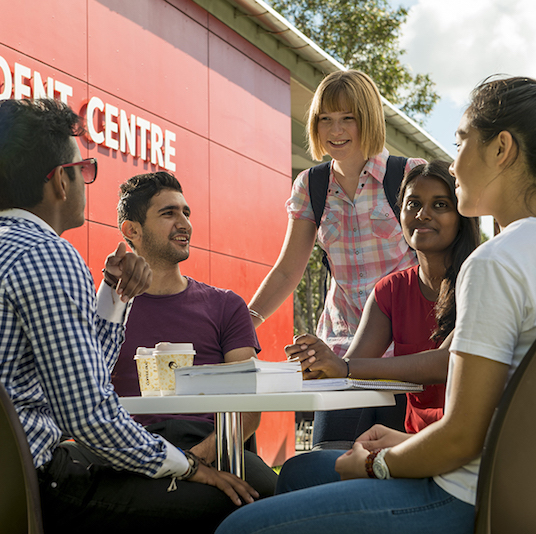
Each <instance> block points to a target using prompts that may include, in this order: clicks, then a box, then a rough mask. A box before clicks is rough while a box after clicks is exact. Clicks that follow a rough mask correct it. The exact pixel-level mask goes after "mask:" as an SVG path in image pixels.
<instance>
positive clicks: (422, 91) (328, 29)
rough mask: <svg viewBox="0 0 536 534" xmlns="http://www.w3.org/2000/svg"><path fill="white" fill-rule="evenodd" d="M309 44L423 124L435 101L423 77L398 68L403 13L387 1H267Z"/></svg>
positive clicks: (429, 82) (426, 77)
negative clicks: (361, 75)
mask: <svg viewBox="0 0 536 534" xmlns="http://www.w3.org/2000/svg"><path fill="white" fill-rule="evenodd" d="M268 1H269V2H270V3H271V5H272V6H273V7H274V9H276V10H277V11H279V12H280V13H281V14H282V15H283V16H284V17H285V18H287V19H288V20H289V21H290V22H292V23H293V24H294V25H295V26H296V27H297V28H298V29H299V30H300V31H302V32H303V33H304V34H305V35H307V37H309V38H310V39H311V40H312V41H314V42H315V43H317V44H318V45H319V46H320V47H321V48H323V49H324V50H326V51H327V52H328V53H329V54H331V55H332V56H333V57H334V58H336V59H337V60H338V61H339V62H341V63H342V64H343V65H345V66H346V67H348V68H352V69H358V70H362V71H363V72H366V73H367V74H368V75H369V76H370V77H371V78H372V79H373V80H374V81H375V82H376V84H377V85H378V88H379V89H380V92H381V93H382V95H383V96H384V97H385V98H387V100H389V101H390V102H391V103H392V104H394V105H395V106H397V107H399V108H400V109H401V110H402V111H403V112H404V113H406V114H407V115H409V116H410V117H412V118H413V119H414V120H415V121H417V122H419V123H421V124H422V123H423V122H424V120H425V118H426V116H427V115H428V114H429V113H430V112H431V111H432V109H433V107H434V105H435V104H436V103H437V101H438V100H439V95H438V94H437V93H436V92H435V91H434V87H435V84H434V82H433V81H432V80H431V78H430V76H429V75H428V74H415V75H414V74H413V73H412V72H411V71H410V69H409V68H408V66H407V65H405V64H403V63H402V60H401V58H402V56H403V55H404V53H405V51H404V50H403V49H401V48H400V45H399V36H400V26H401V25H402V24H403V23H404V21H405V20H406V17H407V14H408V11H407V9H406V8H403V7H399V8H398V9H392V8H391V7H390V5H389V2H388V1H387V0H268Z"/></svg>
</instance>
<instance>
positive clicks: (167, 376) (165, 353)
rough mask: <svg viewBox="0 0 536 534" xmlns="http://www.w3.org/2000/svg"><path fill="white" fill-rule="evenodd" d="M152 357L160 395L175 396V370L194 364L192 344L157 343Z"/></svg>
mask: <svg viewBox="0 0 536 534" xmlns="http://www.w3.org/2000/svg"><path fill="white" fill-rule="evenodd" d="M153 355H154V357H155V360H156V370H157V373H158V383H159V384H160V392H161V394H162V395H175V369H178V368H179V367H188V366H192V365H193V364H194V355H195V350H194V346H193V343H168V342H162V343H158V345H156V347H155V348H154V351H153Z"/></svg>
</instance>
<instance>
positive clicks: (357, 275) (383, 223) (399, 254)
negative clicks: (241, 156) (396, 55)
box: [286, 149, 425, 356]
mask: <svg viewBox="0 0 536 534" xmlns="http://www.w3.org/2000/svg"><path fill="white" fill-rule="evenodd" d="M388 156H389V152H388V151H387V149H384V150H383V152H382V153H381V154H378V155H377V156H375V157H372V158H370V159H369V160H368V161H367V163H366V164H365V166H364V167H363V170H362V171H361V175H360V177H359V184H358V187H357V191H356V194H355V197H354V198H353V199H350V198H348V196H347V195H346V193H345V191H344V189H343V188H342V187H341V186H340V185H339V184H338V182H337V181H336V180H335V176H334V174H333V171H332V172H331V175H330V178H329V185H328V193H327V197H326V206H325V208H324V213H323V216H322V219H321V221H320V227H319V228H318V234H317V240H318V243H319V244H320V246H321V247H322V248H323V249H324V250H325V251H326V252H327V255H328V259H329V264H330V268H331V274H332V279H331V287H330V289H329V293H328V295H327V297H326V302H325V308H324V312H323V313H322V316H321V318H320V321H319V323H318V328H317V335H318V337H320V338H321V339H323V340H324V341H325V342H326V343H327V344H328V345H329V346H330V347H331V349H332V350H333V351H334V352H335V353H336V354H338V355H339V356H344V354H345V353H346V351H347V350H348V348H349V347H350V343H351V342H352V339H353V337H354V334H355V332H356V330H357V326H358V324H359V321H360V319H361V313H362V311H363V307H364V306H365V302H366V300H367V298H368V296H369V295H370V293H371V292H372V290H373V289H374V285H375V284H376V282H377V281H378V280H379V279H380V278H382V277H383V276H385V275H387V274H389V273H392V272H394V271H401V270H403V269H406V268H408V267H411V266H412V265H416V264H417V259H416V256H415V253H414V252H413V251H412V250H411V249H410V248H409V247H408V245H407V244H406V241H405V240H404V236H403V235H402V228H401V227H400V223H399V222H398V221H397V219H396V217H395V214H394V213H393V210H392V209H391V206H390V205H389V202H388V200H387V197H386V196H385V192H384V189H383V179H384V176H385V171H386V165H387V158H388ZM421 163H425V160H423V159H408V162H407V164H406V172H407V171H409V170H410V169H412V168H413V167H415V166H417V165H419V164H421ZM286 207H287V212H288V216H289V218H292V219H306V220H309V221H311V222H312V223H314V224H316V223H315V218H314V214H313V209H312V206H311V200H310V198H309V171H308V170H307V171H304V172H302V173H301V174H300V175H299V176H298V177H297V178H296V180H295V181H294V185H293V187H292V196H291V197H290V198H289V200H287V203H286Z"/></svg>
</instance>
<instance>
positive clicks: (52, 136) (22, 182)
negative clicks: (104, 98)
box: [0, 99, 84, 210]
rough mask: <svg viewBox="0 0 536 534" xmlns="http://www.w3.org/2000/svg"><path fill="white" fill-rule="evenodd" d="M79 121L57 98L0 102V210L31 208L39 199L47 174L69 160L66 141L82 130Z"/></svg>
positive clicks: (68, 148)
mask: <svg viewBox="0 0 536 534" xmlns="http://www.w3.org/2000/svg"><path fill="white" fill-rule="evenodd" d="M82 124H83V123H82V118H81V117H79V116H78V115H77V114H76V113H75V112H74V111H73V110H72V109H71V108H70V107H69V106H67V104H63V103H61V102H58V101H57V100H51V99H38V100H4V101H2V102H0V209H2V210H5V209H9V208H33V207H34V206H36V205H37V204H39V203H40V202H41V201H42V200H43V188H44V185H45V178H46V176H47V174H48V173H49V172H50V171H51V170H53V169H54V167H57V166H58V165H61V164H64V163H70V162H71V161H72V159H73V156H74V153H73V146H72V145H71V143H70V142H69V140H70V138H71V137H72V136H78V135H82V134H83V133H84V128H83V125H82ZM66 171H67V172H68V176H69V178H70V179H71V180H72V179H74V173H72V172H70V171H72V169H66Z"/></svg>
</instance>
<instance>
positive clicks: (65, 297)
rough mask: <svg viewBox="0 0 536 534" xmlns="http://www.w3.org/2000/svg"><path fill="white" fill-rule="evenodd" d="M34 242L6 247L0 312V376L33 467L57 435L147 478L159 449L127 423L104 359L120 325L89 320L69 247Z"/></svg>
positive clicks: (89, 289) (163, 449) (91, 298)
mask: <svg viewBox="0 0 536 534" xmlns="http://www.w3.org/2000/svg"><path fill="white" fill-rule="evenodd" d="M36 241H38V243H37V244H35V243H34V244H33V245H28V244H27V243H24V245H28V246H25V247H22V248H21V247H14V250H13V252H15V254H13V252H12V254H11V256H10V258H11V259H12V262H10V263H11V266H10V269H9V271H7V276H6V277H5V278H4V281H3V283H2V286H3V287H2V302H3V305H2V307H1V309H0V325H1V326H2V329H3V332H4V333H3V334H2V336H1V338H0V341H1V346H2V349H3V351H7V352H6V353H7V354H10V355H12V361H13V362H14V363H13V365H12V366H10V367H4V368H3V369H2V368H1V367H0V371H1V374H2V377H1V378H2V380H3V382H4V383H8V384H9V388H10V394H11V396H12V398H13V399H14V403H15V405H16V408H17V410H18V412H19V416H20V418H21V421H22V423H23V426H24V428H25V430H26V433H27V436H28V441H29V443H30V448H31V450H32V454H33V456H34V462H35V463H36V466H38V465H40V464H42V463H44V462H45V461H47V460H48V459H50V458H51V454H52V450H53V449H54V447H55V446H56V445H57V443H58V441H59V435H60V434H61V433H64V434H66V435H69V436H71V437H73V438H74V439H75V440H76V441H78V442H80V443H82V444H84V445H85V446H87V447H89V448H90V449H92V450H93V451H94V452H95V453H97V454H98V455H99V456H101V457H103V458H104V459H106V460H108V461H109V462H110V463H111V464H112V465H113V466H114V467H115V468H117V469H127V470H131V471H137V472H140V473H143V474H146V475H148V476H154V475H155V474H156V473H157V472H158V471H159V470H161V468H162V465H163V463H164V461H165V460H166V457H167V456H169V451H168V450H167V445H166V443H165V441H164V440H163V439H162V438H160V437H158V436H154V435H152V434H150V433H148V432H147V431H145V430H144V429H143V427H141V426H140V425H138V424H137V423H136V422H134V421H133V420H132V419H131V417H130V416H129V414H128V413H127V412H126V411H125V410H124V409H123V408H122V406H121V405H120V403H119V401H118V398H117V395H116V394H115V392H114V390H113V387H112V385H111V383H110V373H109V369H108V366H107V362H111V361H113V360H114V359H115V357H116V353H117V351H118V350H119V347H120V345H121V342H122V340H123V326H122V325H120V324H117V323H110V322H107V321H105V320H103V319H100V318H99V317H98V316H97V314H96V299H95V288H94V285H93V280H92V278H91V275H90V273H89V270H88V268H87V266H86V265H85V263H84V262H83V260H82V258H81V257H80V255H79V254H78V253H77V252H76V250H75V249H74V247H72V246H71V245H70V244H69V243H68V242H66V241H65V240H63V239H61V238H58V237H57V236H54V237H49V238H48V239H44V240H41V241H40V240H39V239H37V240H36ZM21 250H22V252H21ZM14 256H15V257H16V260H13V257H14ZM5 303H8V304H7V306H6V305H5ZM181 456H182V455H181ZM179 463H180V462H179ZM183 471H184V469H182V470H181V468H180V467H179V469H178V472H183Z"/></svg>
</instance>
